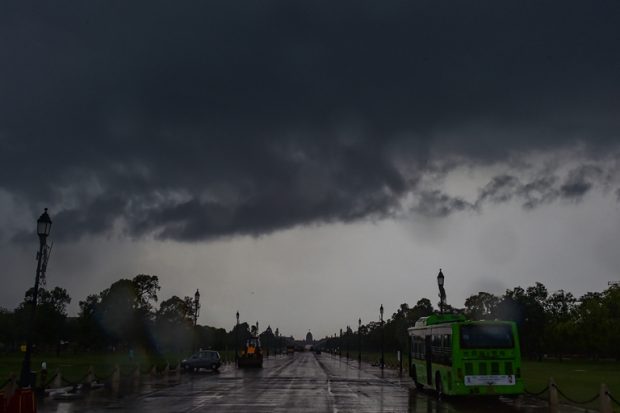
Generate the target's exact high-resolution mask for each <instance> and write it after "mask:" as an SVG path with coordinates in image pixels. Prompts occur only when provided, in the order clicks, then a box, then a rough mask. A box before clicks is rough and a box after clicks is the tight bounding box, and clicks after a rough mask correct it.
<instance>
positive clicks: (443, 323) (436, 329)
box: [407, 314, 524, 396]
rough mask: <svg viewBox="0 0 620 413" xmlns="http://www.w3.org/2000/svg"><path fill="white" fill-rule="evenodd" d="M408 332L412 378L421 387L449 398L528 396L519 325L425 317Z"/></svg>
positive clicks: (451, 316) (460, 317)
mask: <svg viewBox="0 0 620 413" xmlns="http://www.w3.org/2000/svg"><path fill="white" fill-rule="evenodd" d="M407 331H408V333H409V336H410V339H411V346H410V348H411V366H410V370H409V374H410V375H411V377H412V378H413V381H414V383H415V385H416V387H418V388H421V387H428V388H432V389H435V390H436V391H437V393H438V394H446V395H495V396H499V395H519V394H521V393H523V391H524V387H523V386H524V385H523V379H522V377H521V350H520V348H519V336H518V332H517V327H516V325H515V323H513V322H509V321H468V320H467V319H466V318H465V316H463V315H460V314H435V315H431V316H428V317H422V318H420V319H419V320H418V321H417V322H416V323H415V326H414V327H411V328H409V329H408V330H407Z"/></svg>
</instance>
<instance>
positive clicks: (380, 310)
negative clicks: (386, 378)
mask: <svg viewBox="0 0 620 413" xmlns="http://www.w3.org/2000/svg"><path fill="white" fill-rule="evenodd" d="M379 314H380V315H381V370H383V365H384V364H385V359H384V354H383V335H384V334H383V304H381V307H379Z"/></svg>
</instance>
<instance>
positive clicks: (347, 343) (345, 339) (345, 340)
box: [344, 326, 351, 361]
mask: <svg viewBox="0 0 620 413" xmlns="http://www.w3.org/2000/svg"><path fill="white" fill-rule="evenodd" d="M349 331H351V327H349V326H347V334H346V335H345V337H344V342H345V343H346V346H347V361H349Z"/></svg>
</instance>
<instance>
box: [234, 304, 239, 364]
mask: <svg viewBox="0 0 620 413" xmlns="http://www.w3.org/2000/svg"><path fill="white" fill-rule="evenodd" d="M236 315H237V326H236V327H235V362H236V361H237V360H238V359H239V310H237V314H236Z"/></svg>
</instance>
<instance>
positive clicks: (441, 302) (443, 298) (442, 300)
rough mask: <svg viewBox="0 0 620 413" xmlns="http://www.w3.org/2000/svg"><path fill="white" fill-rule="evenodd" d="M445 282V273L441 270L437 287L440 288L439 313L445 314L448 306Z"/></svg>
mask: <svg viewBox="0 0 620 413" xmlns="http://www.w3.org/2000/svg"><path fill="white" fill-rule="evenodd" d="M444 281H445V277H444V275H443V272H441V268H440V269H439V274H437V286H438V287H439V313H440V314H443V309H444V307H445V305H446V290H445V289H444V288H443V283H444Z"/></svg>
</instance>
